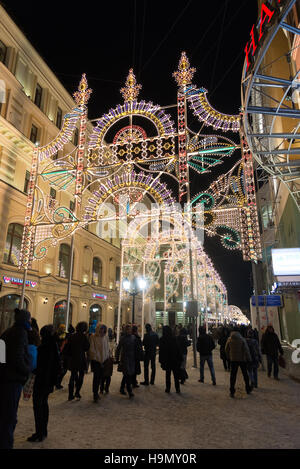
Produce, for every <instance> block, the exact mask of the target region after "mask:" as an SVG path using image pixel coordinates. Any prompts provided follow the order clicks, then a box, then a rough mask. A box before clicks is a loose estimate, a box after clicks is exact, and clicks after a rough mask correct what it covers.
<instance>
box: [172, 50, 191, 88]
mask: <svg viewBox="0 0 300 469" xmlns="http://www.w3.org/2000/svg"><path fill="white" fill-rule="evenodd" d="M195 71H196V69H195V68H194V67H193V68H191V67H190V62H189V59H188V58H187V56H186V53H185V52H182V53H181V57H180V61H179V65H178V70H177V71H176V72H174V73H173V77H174V78H175V80H176V82H177V85H178V86H185V85H190V84H191V83H192V79H193V76H194V73H195Z"/></svg>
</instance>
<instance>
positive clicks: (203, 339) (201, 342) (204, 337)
mask: <svg viewBox="0 0 300 469" xmlns="http://www.w3.org/2000/svg"><path fill="white" fill-rule="evenodd" d="M215 347H216V346H215V341H214V339H213V338H212V336H211V335H210V334H207V333H206V328H205V327H204V326H200V327H199V337H198V339H197V352H199V354H200V379H199V383H204V366H205V362H207V364H208V367H209V371H210V375H211V380H212V384H213V385H214V386H215V385H216V384H217V383H216V375H215V369H214V363H213V358H212V351H213V350H214V348H215Z"/></svg>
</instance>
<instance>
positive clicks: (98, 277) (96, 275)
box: [92, 257, 102, 287]
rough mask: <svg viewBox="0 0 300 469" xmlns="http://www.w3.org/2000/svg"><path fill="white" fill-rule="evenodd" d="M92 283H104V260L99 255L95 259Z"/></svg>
mask: <svg viewBox="0 0 300 469" xmlns="http://www.w3.org/2000/svg"><path fill="white" fill-rule="evenodd" d="M92 284H93V285H96V286H98V287H99V286H100V285H102V262H101V261H100V259H99V257H94V259H93V278H92Z"/></svg>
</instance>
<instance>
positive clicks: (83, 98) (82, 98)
mask: <svg viewBox="0 0 300 469" xmlns="http://www.w3.org/2000/svg"><path fill="white" fill-rule="evenodd" d="M91 92H92V90H91V89H90V88H88V82H87V79H86V75H85V73H84V74H83V75H82V77H81V80H80V83H79V87H78V91H76V92H75V93H74V94H73V96H74V99H75V101H76V103H77V104H78V105H79V106H84V105H85V104H87V102H88V100H89V98H90V94H91Z"/></svg>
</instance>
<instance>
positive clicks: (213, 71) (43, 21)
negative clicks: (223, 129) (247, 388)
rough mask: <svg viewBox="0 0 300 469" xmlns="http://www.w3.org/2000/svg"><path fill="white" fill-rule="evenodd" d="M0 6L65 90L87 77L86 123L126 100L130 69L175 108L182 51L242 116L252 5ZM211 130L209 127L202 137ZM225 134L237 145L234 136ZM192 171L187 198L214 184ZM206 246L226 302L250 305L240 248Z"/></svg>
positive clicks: (212, 93)
mask: <svg viewBox="0 0 300 469" xmlns="http://www.w3.org/2000/svg"><path fill="white" fill-rule="evenodd" d="M1 4H2V5H3V7H4V8H5V9H6V11H7V12H8V13H9V14H10V16H11V17H12V18H13V20H14V21H15V22H16V24H17V25H18V26H19V27H20V29H21V30H22V31H23V32H24V34H25V35H26V36H27V38H28V40H29V41H30V42H31V43H32V45H33V46H34V47H35V48H36V50H37V51H38V52H39V54H40V55H41V56H42V57H43V59H44V60H45V62H46V63H47V64H48V65H49V67H50V68H51V69H52V70H53V72H54V73H55V74H56V75H57V77H58V79H59V80H60V81H61V82H62V84H63V85H64V86H65V88H66V89H67V90H68V91H69V92H70V93H73V92H74V91H75V90H76V89H77V86H78V83H79V81H80V77H81V74H82V73H86V74H87V78H88V82H89V86H90V87H91V88H92V89H93V94H92V96H91V98H90V103H89V118H90V119H94V118H97V117H100V116H101V115H102V114H103V113H104V112H107V111H108V110H109V109H110V108H111V107H113V108H114V107H115V106H116V105H117V104H118V103H119V102H121V103H122V102H123V100H122V97H121V95H120V92H119V90H120V88H121V87H122V86H123V85H124V83H125V80H126V77H127V74H128V70H129V68H131V67H133V68H134V72H135V74H136V76H137V79H138V83H140V84H141V85H142V87H143V88H142V90H141V92H140V95H139V98H140V99H145V100H146V101H153V103H154V104H160V105H162V106H165V105H169V104H175V103H176V93H177V85H176V83H175V81H174V78H173V77H172V73H173V71H175V70H176V69H177V65H178V62H179V59H180V55H181V52H182V51H186V53H187V56H188V58H189V60H190V63H191V66H192V67H196V69H197V72H196V74H195V75H194V79H193V83H195V84H196V85H197V86H198V87H200V86H203V87H205V88H206V89H208V99H209V101H210V103H211V104H212V105H213V106H214V107H215V108H216V109H217V110H219V111H221V112H225V113H228V114H237V113H238V112H239V108H240V106H241V91H240V90H241V75H242V66H243V61H244V48H245V45H246V43H247V42H248V40H249V35H250V30H251V27H252V25H253V24H254V23H256V20H257V1H256V0H209V1H208V2H206V1H204V0H183V1H181V2H180V1H177V0H176V1H174V0H172V1H170V0H159V1H158V0H122V1H121V0H120V1H113V0H111V1H99V2H96V1H93V2H91V1H90V2H81V3H79V2H71V1H66V0H64V1H62V0H61V1H56V0H53V1H51V2H50V3H47V5H46V7H45V8H43V4H42V3H41V2H40V1H31V0H27V1H26V2H20V0H6V1H4V2H3V1H2V2H1ZM80 5H82V6H81V7H80ZM174 118H175V116H174ZM200 125H201V124H200V122H199V121H198V120H195V119H194V117H193V115H192V113H190V115H189V127H190V128H191V129H192V130H194V131H198V130H199V126H200ZM212 130H213V129H212V128H209V127H206V128H203V133H207V134H211V133H213V132H212ZM224 135H225V136H227V137H229V138H232V139H233V140H235V141H236V142H238V140H237V136H236V135H232V134H229V133H227V134H224ZM239 157H240V155H239V154H238V152H236V153H235V154H234V155H233V156H232V157H231V158H230V161H229V162H228V163H227V164H226V165H225V164H223V165H221V167H219V170H218V171H217V172H215V173H214V175H219V174H222V173H224V172H226V171H228V170H229V169H230V167H231V165H232V164H233V163H234V162H235V161H236V160H237V159H238V158H239ZM195 174H196V173H194V172H193V173H192V174H191V175H192V176H193V180H192V184H191V194H196V193H198V192H199V191H200V189H205V188H207V187H208V185H209V183H210V180H211V178H207V179H205V177H204V176H202V177H200V176H195ZM205 249H206V251H207V252H208V254H209V255H210V257H211V258H212V260H213V262H214V264H215V266H216V268H217V270H218V271H219V273H220V275H221V278H222V280H223V282H224V283H225V285H226V286H227V289H228V296H229V304H236V305H237V306H239V307H249V296H250V295H251V292H252V289H251V279H250V277H251V276H250V270H251V265H250V262H243V260H242V254H241V253H240V251H227V250H225V249H224V248H222V246H221V245H220V243H219V241H218V238H217V237H216V238H210V239H209V240H206V241H205Z"/></svg>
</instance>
